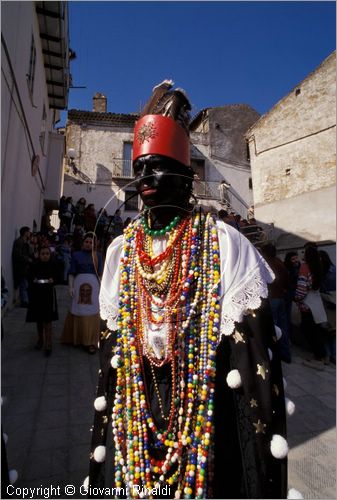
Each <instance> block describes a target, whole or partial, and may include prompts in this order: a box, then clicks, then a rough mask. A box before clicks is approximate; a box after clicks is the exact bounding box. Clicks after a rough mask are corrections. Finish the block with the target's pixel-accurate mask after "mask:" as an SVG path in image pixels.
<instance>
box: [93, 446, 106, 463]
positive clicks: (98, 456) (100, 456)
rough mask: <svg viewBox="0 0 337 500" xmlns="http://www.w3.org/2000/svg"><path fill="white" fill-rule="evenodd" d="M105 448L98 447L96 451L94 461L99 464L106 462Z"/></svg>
mask: <svg viewBox="0 0 337 500" xmlns="http://www.w3.org/2000/svg"><path fill="white" fill-rule="evenodd" d="M105 450H106V449H105V446H97V448H95V451H94V460H95V461H96V462H98V463H101V462H104V460H105Z"/></svg>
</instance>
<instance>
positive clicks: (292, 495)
mask: <svg viewBox="0 0 337 500" xmlns="http://www.w3.org/2000/svg"><path fill="white" fill-rule="evenodd" d="M287 498H291V499H294V500H295V499H296V498H303V496H302V494H301V493H300V492H299V491H298V490H295V488H290V489H289V490H288V495H287Z"/></svg>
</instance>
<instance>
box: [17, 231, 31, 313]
mask: <svg viewBox="0 0 337 500" xmlns="http://www.w3.org/2000/svg"><path fill="white" fill-rule="evenodd" d="M29 239H30V229H29V227H28V226H23V227H22V228H21V229H20V236H19V238H17V239H16V240H15V241H14V244H13V250H12V264H13V277H14V288H15V289H19V294H20V305H21V307H27V306H28V280H27V275H28V270H29V266H30V264H31V263H32V262H33V258H32V253H31V248H30V245H29Z"/></svg>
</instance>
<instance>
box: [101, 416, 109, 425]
mask: <svg viewBox="0 0 337 500" xmlns="http://www.w3.org/2000/svg"><path fill="white" fill-rule="evenodd" d="M102 422H103V424H107V423H108V417H107V416H106V415H104V417H103V418H102Z"/></svg>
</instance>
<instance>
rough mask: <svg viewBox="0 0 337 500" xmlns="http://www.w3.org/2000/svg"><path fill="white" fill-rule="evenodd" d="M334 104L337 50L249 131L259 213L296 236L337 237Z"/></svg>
mask: <svg viewBox="0 0 337 500" xmlns="http://www.w3.org/2000/svg"><path fill="white" fill-rule="evenodd" d="M335 108H336V59H335V53H333V54H331V55H330V56H329V57H328V58H327V59H325V61H323V63H322V64H321V65H320V66H319V67H318V68H317V69H316V70H315V71H314V72H312V73H311V74H309V75H308V76H307V77H306V78H305V79H304V80H303V81H302V82H301V83H299V84H298V85H297V86H296V87H295V88H294V89H293V90H292V91H291V92H290V93H289V94H288V95H287V96H285V97H284V98H283V99H282V100H281V101H279V102H278V103H277V104H276V105H275V106H274V107H273V108H272V109H271V110H270V111H269V112H268V113H267V114H266V115H264V116H262V117H261V118H260V120H259V121H258V122H257V123H256V124H255V125H254V126H253V127H251V129H250V130H249V131H248V133H247V138H248V140H249V148H250V158H251V170H252V181H253V192H254V204H255V213H256V217H257V218H259V219H260V220H262V221H263V222H267V223H274V224H275V227H276V228H277V227H279V228H280V230H282V231H283V232H286V233H288V234H293V235H294V237H295V238H296V237H298V236H301V237H303V238H304V239H316V240H317V241H325V240H329V241H330V240H335V222H334V221H335V196H334V195H333V192H334V186H335V184H336V177H335V166H336V135H335V134H336V111H335ZM330 188H333V189H330ZM319 220H322V221H323V220H324V221H328V223H327V224H325V223H321V224H320V223H319V222H318V221H319Z"/></svg>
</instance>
